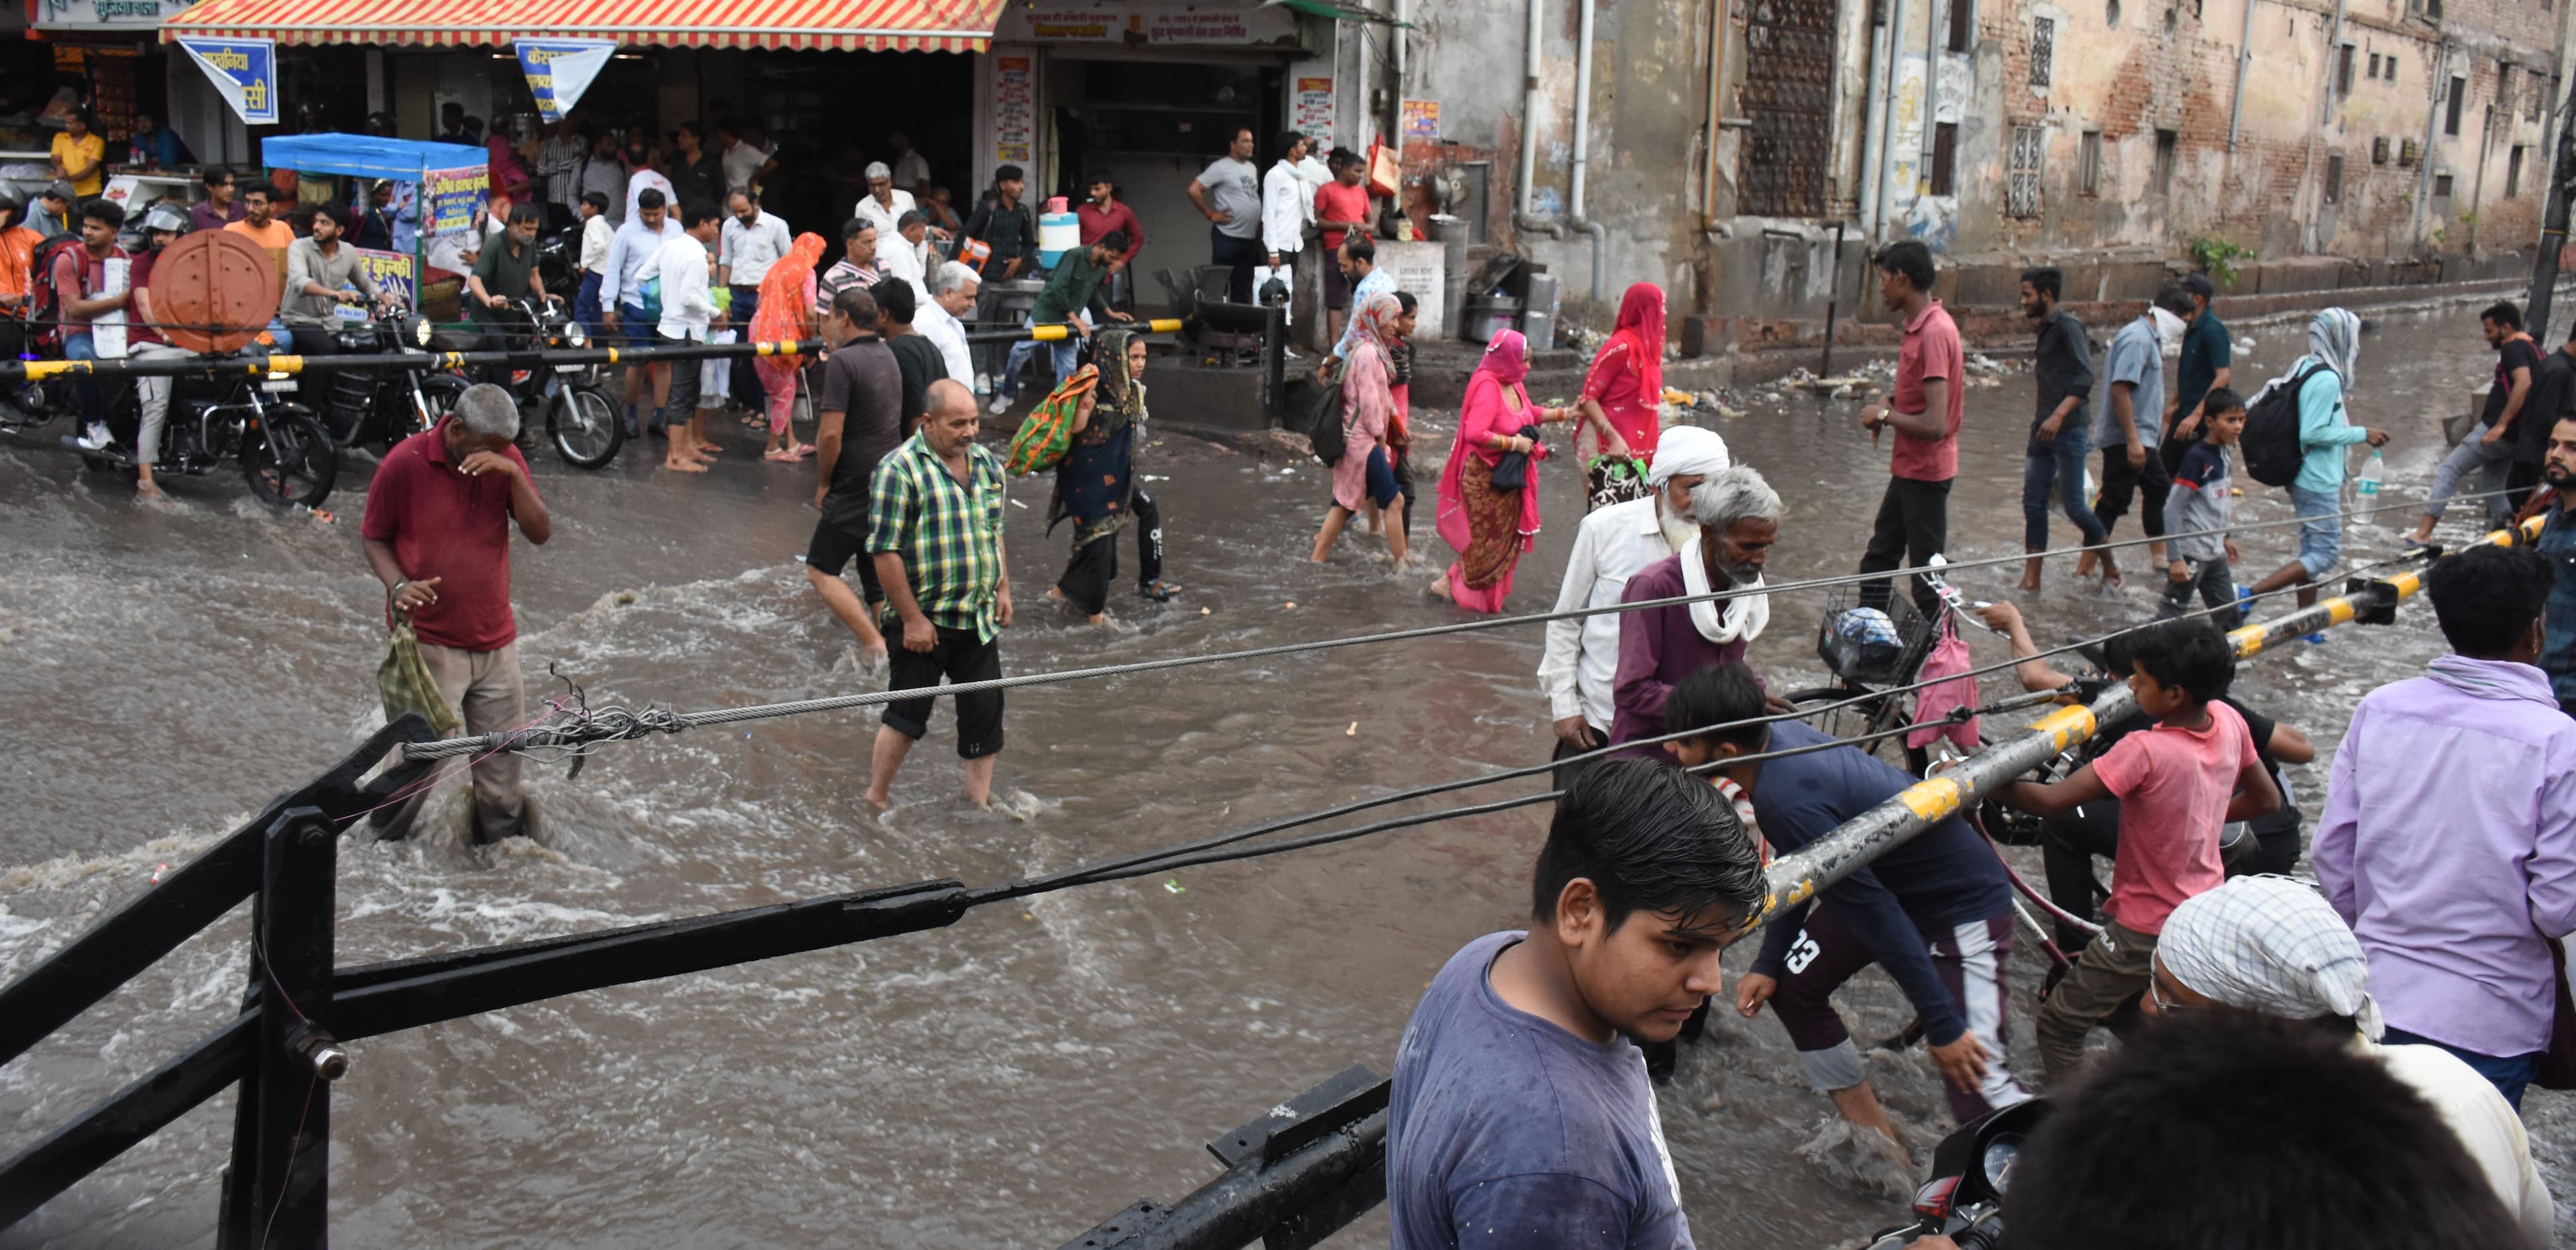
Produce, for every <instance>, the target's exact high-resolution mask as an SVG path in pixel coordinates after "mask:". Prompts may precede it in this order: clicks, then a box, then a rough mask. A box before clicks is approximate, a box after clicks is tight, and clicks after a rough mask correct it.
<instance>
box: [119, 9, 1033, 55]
mask: <svg viewBox="0 0 2576 1250" xmlns="http://www.w3.org/2000/svg"><path fill="white" fill-rule="evenodd" d="M1003 3H1004V0H198V3H197V4H196V5H195V6H194V7H192V8H190V9H189V10H188V11H187V12H185V13H182V14H180V15H179V16H177V17H175V18H172V19H170V20H168V21H165V22H163V23H162V25H161V38H162V40H163V42H168V41H170V40H172V39H175V38H177V37H179V36H182V35H222V36H229V37H232V38H261V39H275V40H276V41H278V42H279V43H289V44H294V43H354V44H403V45H418V46H426V47H434V48H435V47H456V46H462V45H493V46H503V45H507V44H508V43H509V42H510V40H511V39H513V38H515V37H517V36H521V35H526V36H545V37H550V38H568V37H569V38H592V39H615V40H617V41H619V42H621V43H626V44H633V45H639V46H658V47H684V48H791V49H824V50H831V51H840V52H860V51H869V52H981V51H983V50H984V46H985V43H986V41H987V40H989V39H990V38H991V36H992V33H993V21H994V19H995V18H996V17H998V16H999V15H1000V13H1001V10H1002V5H1003Z"/></svg>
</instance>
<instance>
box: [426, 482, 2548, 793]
mask: <svg viewBox="0 0 2576 1250" xmlns="http://www.w3.org/2000/svg"><path fill="white" fill-rule="evenodd" d="M2505 493H2508V492H2505V491H2489V492H2482V493H2478V494H2460V495H2454V496H2452V497H2451V498H2452V499H2453V500H2454V501H2459V500H2470V499H2483V498H2487V497H2489V496H2492V495H2500V494H2505ZM2421 506H2423V505H2421V504H2418V503H2412V502H2390V503H2385V504H2380V505H2376V506H2373V507H2369V508H2349V509H2346V510H2344V511H2341V512H2337V513H2334V514H2333V516H2332V519H2336V520H2342V519H2345V518H2349V517H2359V516H2369V515H2374V514H2376V513H2380V512H2390V511H2396V510H2398V509H2401V508H2420V507H2421ZM2321 519H2326V518H2321V517H2290V518H2285V519H2281V520H2274V521H2256V522H2248V523H2245V524H2241V525H2232V526H2227V527H2223V528H2213V529H2205V530H2191V531H2187V532H2184V533H2179V534H2163V535H2155V536H2149V537H2140V538H2133V539H2120V540H2117V541H2113V542H2105V543H2097V544H2091V545H2088V546H2077V547H2062V548H2056V549H2052V550H2049V551H2039V552H2021V553H2017V554H2014V555H2008V556H1988V557H1983V558H1980V559H1974V560H1960V561H1956V562H1951V563H1947V564H1944V565H1943V566H1942V568H1941V569H1939V570H1937V572H1938V573H1940V574H1941V575H1943V576H1946V575H1948V574H1949V573H1951V572H1953V571H1964V570H1969V569H1980V568H1990V567H1994V566H1997V565H2005V564H2012V563H2015V562H2019V561H2023V560H2030V559H2038V558H2045V557H2050V556H2067V555H2081V554H2082V553H2084V552H2086V551H2094V552H2104V551H2113V550H2118V549H2121V548H2126V547H2139V546H2145V545H2147V544H2150V543H2163V542H2172V541H2178V540H2181V539H2187V538H2202V537H2210V536H2224V535H2227V534H2231V533H2242V532H2246V531H2251V530H2260V529H2275V528H2282V527H2286V526H2293V525H2305V524H2309V523H2311V522H2314V521H2317V520H2321ZM1928 572H1936V570H1930V569H1925V568H1899V569H1893V570H1888V571H1883V572H1871V573H1843V574H1835V575H1832V576H1828V577H1817V578H1808V579H1805V580H1802V581H1793V582H1781V583H1778V584H1756V585H1751V586H1730V587H1728V588H1726V589H1724V590H1712V591H1709V592H1707V593H1705V594H1697V595H1675V596H1671V597H1669V598H1663V599H1646V600H1639V601H1637V602H1634V603H1619V604H1607V605H1603V606H1601V607H1591V606H1585V607H1580V608H1571V609H1567V610H1564V611H1549V612H1534V613H1528V614H1525V615H1521V616H1503V617H1490V618H1486V619H1482V620H1471V621H1452V622H1449V623H1447V624H1442V625H1426V626H1420V627H1417V628H1413V629H1400V630H1390V631H1384V632H1380V633H1373V634H1354V635H1349V636H1345V637H1340V638H1322V639H1313V640H1309V641H1305V642H1293V643H1280V644H1276V645H1273V646H1267V647H1253V648H1248V649H1244V650H1237V651H1219V652H1211V653H1206V654H1200V655H1174V656H1162V657H1159V658H1156V659H1151V660H1137V661H1131V662H1128V663H1124V664H1105V665H1097V666H1094V667H1090V668H1080V669H1064V670H1058V671H1054V672H1045V673H1023V674H1019V675H1016V676H1010V677H999V678H993V679H990V680H986V681H972V682H958V683H953V684H949V685H944V686H939V687H936V688H935V689H933V690H932V691H931V693H932V694H934V695H938V696H950V695H960V694H981V693H985V692H987V691H994V690H1012V689H1017V688H1020V687H1024V686H1037V685H1055V684H1060V683H1064V682H1073V681H1087V680H1093V679H1097V678H1104V677H1121V676H1127V675H1131V674H1136V673H1149V672H1160V671H1164V670H1169V669H1176V668H1191V667H1196V666H1199V665H1205V664H1226V663H1235V662H1240V661H1247V660H1265V659H1275V658H1278V657H1280V656H1287V655H1298V654H1303V653H1306V652H1312V651H1330V650H1337V649H1340V648H1343V647H1354V646H1362V645H1368V644H1375V643H1387V642H1411V641H1418V640H1420V639H1425V638H1438V637H1445V636H1448V635H1452V634H1464V633H1476V632H1481V631H1485V630H1493V629H1508V628H1514V627H1518V626H1523V625H1536V624H1546V623H1549V622H1553V621H1562V620H1575V619H1580V618H1585V617H1591V616H1600V615H1606V614H1611V613H1622V612H1640V611H1646V610H1649V609H1655V608H1667V607H1676V606H1680V605H1684V604H1692V603H1704V602H1716V601H1722V600H1728V599H1735V598H1739V597H1742V596H1746V595H1755V594H1761V595H1772V594H1789V593H1792V592H1796V591H1805V590H1824V589H1833V588H1837V587H1847V586H1855V585H1865V584H1871V583H1890V584H1891V585H1892V584H1893V583H1894V582H1896V581H1898V580H1901V579H1910V578H1913V577H1917V576H1921V575H1923V574H1925V573H1928ZM1891 593H1892V591H1891ZM921 697H923V691H922V690H919V689H910V690H871V691H864V692H861V693H858V694H846V695H833V696H829V697H825V698H820V699H797V700H790V701H788V702H784V703H763V704H754V705H751V706H747V707H738V708H715V709H710V710H707V711H701V712H679V711H674V710H671V709H669V708H656V707H650V706H647V707H646V708H644V709H642V710H640V711H638V710H633V709H628V708H624V707H618V706H613V705H612V706H608V707H603V708H598V709H592V708H590V707H588V706H587V704H586V703H585V704H583V706H581V708H580V709H579V710H578V711H577V712H575V713H573V714H572V719H571V720H570V721H568V722H567V723H564V724H558V725H549V726H544V727H541V728H538V729H535V730H531V731H528V732H526V733H524V734H521V735H518V736H517V740H516V741H515V742H513V743H511V744H510V745H509V749H511V750H514V751H518V752H520V753H522V754H529V755H536V754H537V752H538V751H540V750H542V749H545V748H555V749H557V750H558V751H560V752H567V753H572V754H580V753H586V752H587V751H588V750H589V749H590V748H591V747H592V746H593V745H595V744H598V743H604V742H624V741H632V740H634V739H637V738H642V737H645V736H647V735H650V734H654V733H678V732H681V731H682V730H687V729H694V728H702V727H706V726H711V725H730V724H739V723H742V722H745V721H755V720H772V719H776V718H779V717H785V716H801V715H806V714H810V713H815V712H834V711H846V710H850V709H854V708H863V707H875V706H879V705H882V704H886V703H895V702H900V701H903V700H906V699H917V698H921ZM503 737H504V735H500V734H476V735H469V736H466V737H461V738H446V739H441V740H438V741H435V742H424V743H414V744H412V745H410V746H409V747H407V748H405V753H406V756H407V757H408V758H412V759H424V758H437V757H440V756H449V755H466V754H474V753H479V752H483V751H488V750H491V749H493V748H494V747H496V746H500V745H502V743H501V741H500V740H501V739H502V738H503ZM564 757H565V756H564V755H563V754H556V755H553V756H551V757H547V756H538V758H553V759H561V758H564Z"/></svg>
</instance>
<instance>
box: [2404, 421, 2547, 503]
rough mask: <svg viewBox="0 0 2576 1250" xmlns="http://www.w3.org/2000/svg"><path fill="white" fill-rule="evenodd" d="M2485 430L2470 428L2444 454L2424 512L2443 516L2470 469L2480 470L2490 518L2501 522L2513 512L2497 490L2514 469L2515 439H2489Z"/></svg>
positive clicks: (2481, 483)
mask: <svg viewBox="0 0 2576 1250" xmlns="http://www.w3.org/2000/svg"><path fill="white" fill-rule="evenodd" d="M2525 415H2529V414H2525ZM2486 433H2487V430H2486V427H2485V426H2480V427H2478V428H2476V429H2473V430H2471V431H2469V436H2468V437H2467V438H2464V439H2461V440H2460V445H2459V446H2457V447H2454V448H2452V449H2451V454H2450V455H2447V456H2444V457H2442V467H2440V468H2438V469H2435V470H2433V496H2432V498H2430V499H2427V500H2425V501H2424V515H2426V516H2428V517H2431V518H2433V519H2434V520H2436V521H2439V520H2441V519H2442V514H2443V513H2444V512H2445V511H2448V510H2449V508H2450V506H2451V496H2452V495H2454V494H2457V493H2458V492H2459V489H2460V479H2461V478H2464V477H2467V476H2468V475H2469V473H2470V471H2471V470H2475V471H2476V472H2477V475H2478V491H2479V493H2481V494H2483V495H2485V496H2486V498H2484V499H2481V500H2479V501H2478V502H2479V503H2480V504H2481V505H2483V508H2482V511H2484V513H2485V514H2486V518H2487V522H2488V523H2489V524H2490V525H2498V526H2500V525H2503V524H2504V522H2505V519H2506V518H2508V517H2510V516H2512V515H2513V509H2512V507H2511V505H2509V504H2508V503H2507V502H2506V501H2505V497H2504V496H2503V495H2502V494H2499V493H2498V492H2500V491H2502V490H2504V489H2505V479H2506V477H2507V476H2508V475H2509V474H2510V473H2511V472H2512V469H2513V440H2512V439H2510V438H2499V439H2497V440H2496V441H2495V442H2493V443H2489V442H2487V439H2486Z"/></svg>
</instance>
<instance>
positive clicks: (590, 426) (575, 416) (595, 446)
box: [502, 299, 626, 469]
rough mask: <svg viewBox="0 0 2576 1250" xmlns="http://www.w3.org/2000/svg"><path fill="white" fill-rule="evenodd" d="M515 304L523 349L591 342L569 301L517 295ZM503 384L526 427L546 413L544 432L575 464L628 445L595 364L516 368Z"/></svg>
mask: <svg viewBox="0 0 2576 1250" xmlns="http://www.w3.org/2000/svg"><path fill="white" fill-rule="evenodd" d="M511 308H512V310H513V311H515V312H516V313H517V314H518V317H519V320H520V324H521V326H522V327H524V330H523V333H522V339H521V341H520V343H519V344H518V345H517V346H518V348H520V349H525V350H534V351H543V350H545V349H547V348H583V347H588V346H590V332H589V331H588V330H586V329H584V328H583V327H582V324H581V323H580V322H579V321H576V320H574V319H573V316H572V312H571V308H570V305H568V304H563V303H557V302H553V301H548V302H546V303H542V304H541V303H538V302H537V301H536V300H533V299H522V300H516V301H513V302H512V304H511ZM502 385H503V386H504V387H506V388H507V389H508V390H509V392H510V396H511V398H513V399H516V400H517V401H518V402H519V420H520V422H521V425H522V427H523V428H527V427H532V426H533V425H534V424H535V418H536V416H537V414H539V413H543V414H544V419H545V430H546V437H547V439H548V440H549V441H551V442H553V443H554V445H555V454H557V455H560V456H562V457H563V458H564V462H565V463H567V464H570V465H572V466H573V467H575V468H579V469H596V468H600V467H601V466H604V465H606V464H607V463H608V462H609V461H611V460H614V459H616V458H617V449H618V448H619V447H621V446H624V445H625V442H626V427H625V424H624V423H623V422H621V421H620V420H619V419H618V410H617V403H616V401H615V400H614V399H612V398H611V397H610V395H609V391H608V384H607V383H606V382H604V381H602V380H601V378H600V372H599V366H597V365H550V366H543V367H525V368H512V369H511V370H510V371H509V374H508V377H507V379H506V380H505V381H503V382H502Z"/></svg>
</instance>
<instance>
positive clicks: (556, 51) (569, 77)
mask: <svg viewBox="0 0 2576 1250" xmlns="http://www.w3.org/2000/svg"><path fill="white" fill-rule="evenodd" d="M510 46H511V48H512V49H514V50H516V51H517V52H518V54H519V72H520V73H523V74H526V75H527V76H528V94H530V95H533V96H535V97H536V98H537V112H539V113H541V114H543V115H544V116H545V119H546V120H547V121H550V122H559V121H562V120H563V115H564V114H566V113H569V112H571V111H572V107H573V105H575V104H579V103H580V102H581V93H583V92H585V91H588V90H590V84H591V81H592V80H593V79H596V78H598V77H599V71H600V70H602V69H604V68H606V67H607V65H608V58H610V57H612V56H615V55H616V54H617V41H616V40H614V39H524V38H523V39H514V40H512V41H511V42H510Z"/></svg>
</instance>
